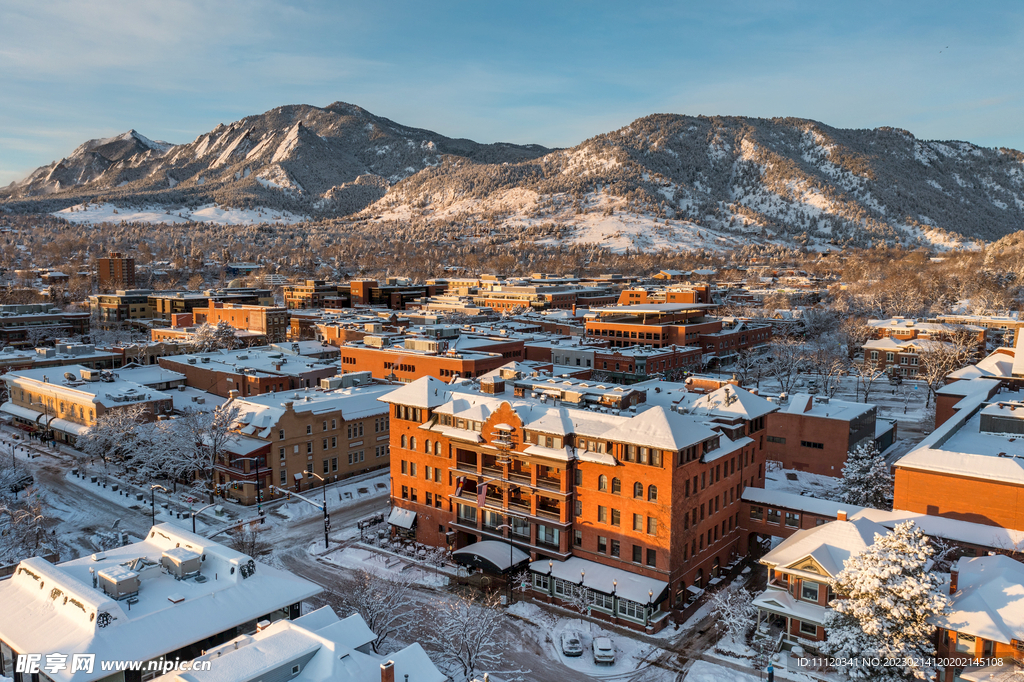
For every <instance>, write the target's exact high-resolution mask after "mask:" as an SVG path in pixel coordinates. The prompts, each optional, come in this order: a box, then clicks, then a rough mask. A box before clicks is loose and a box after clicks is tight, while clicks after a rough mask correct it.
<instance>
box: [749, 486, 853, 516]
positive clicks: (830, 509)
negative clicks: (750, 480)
mask: <svg viewBox="0 0 1024 682" xmlns="http://www.w3.org/2000/svg"><path fill="white" fill-rule="evenodd" d="M741 499H742V500H743V501H744V502H753V503H754V504H766V505H771V506H773V507H779V508H780V509H792V510H794V511H801V512H807V513H808V514H815V515H818V516H829V517H832V518H836V516H837V515H838V513H839V512H841V511H845V512H846V513H847V516H848V517H852V516H853V515H854V514H856V513H857V512H859V511H861V510H862V509H864V507H858V506H857V505H855V504H846V503H843V502H832V501H831V500H822V499H819V498H817V497H809V496H807V495H797V494H796V493H786V492H782V491H781V490H766V489H765V488H752V487H747V488H744V489H743V494H742V495H741Z"/></svg>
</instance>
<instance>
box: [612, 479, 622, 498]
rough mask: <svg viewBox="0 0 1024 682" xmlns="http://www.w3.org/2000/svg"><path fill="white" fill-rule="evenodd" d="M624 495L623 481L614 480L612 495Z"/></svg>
mask: <svg viewBox="0 0 1024 682" xmlns="http://www.w3.org/2000/svg"><path fill="white" fill-rule="evenodd" d="M621 493H622V481H620V480H619V479H617V478H613V479H612V494H614V495H619V494H621Z"/></svg>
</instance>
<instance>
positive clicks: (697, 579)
mask: <svg viewBox="0 0 1024 682" xmlns="http://www.w3.org/2000/svg"><path fill="white" fill-rule="evenodd" d="M703 582H704V569H702V568H698V569H697V575H695V576H693V586H694V587H702V585H701V583H703Z"/></svg>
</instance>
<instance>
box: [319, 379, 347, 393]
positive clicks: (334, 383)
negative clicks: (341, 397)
mask: <svg viewBox="0 0 1024 682" xmlns="http://www.w3.org/2000/svg"><path fill="white" fill-rule="evenodd" d="M341 386H342V378H341V377H325V378H323V379H321V380H320V388H322V389H324V390H325V391H333V390H335V389H337V388H341Z"/></svg>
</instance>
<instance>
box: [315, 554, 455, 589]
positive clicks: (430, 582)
mask: <svg viewBox="0 0 1024 682" xmlns="http://www.w3.org/2000/svg"><path fill="white" fill-rule="evenodd" d="M318 548H319V545H313V546H311V547H310V550H311V553H315V552H316V550H317V549H318ZM320 558H321V559H323V560H324V561H326V562H327V563H329V564H333V565H335V566H340V567H343V568H350V569H352V570H356V571H360V570H365V571H369V572H370V573H375V574H377V575H380V576H386V577H390V578H405V579H407V580H411V581H413V582H415V583H418V584H420V585H425V586H427V587H444V586H446V585H448V579H449V578H448V576H447V575H446V574H445V573H443V572H441V571H440V570H435V569H433V568H426V567H424V566H420V565H418V564H416V563H413V562H411V561H409V560H408V559H405V558H401V557H397V556H394V555H392V554H384V553H381V552H374V551H370V550H368V549H362V548H361V547H345V548H343V549H340V550H336V551H334V552H331V553H330V554H327V555H324V556H322V557H320Z"/></svg>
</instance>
